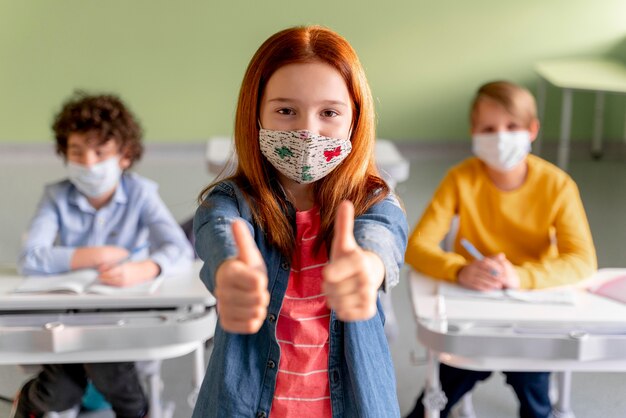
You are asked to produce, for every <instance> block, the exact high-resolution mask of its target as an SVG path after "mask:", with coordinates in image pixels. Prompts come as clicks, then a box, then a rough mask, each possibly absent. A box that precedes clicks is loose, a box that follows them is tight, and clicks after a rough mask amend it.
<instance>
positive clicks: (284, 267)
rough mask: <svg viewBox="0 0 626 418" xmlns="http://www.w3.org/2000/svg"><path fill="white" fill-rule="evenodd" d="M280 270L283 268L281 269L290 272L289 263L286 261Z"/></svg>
mask: <svg viewBox="0 0 626 418" xmlns="http://www.w3.org/2000/svg"><path fill="white" fill-rule="evenodd" d="M280 268H281V269H283V270H289V263H288V262H286V261H283V262H282V263H281V264H280Z"/></svg>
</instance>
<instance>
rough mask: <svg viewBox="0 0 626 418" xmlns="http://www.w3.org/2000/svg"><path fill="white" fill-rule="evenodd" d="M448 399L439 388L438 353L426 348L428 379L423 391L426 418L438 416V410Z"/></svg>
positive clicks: (443, 406)
mask: <svg viewBox="0 0 626 418" xmlns="http://www.w3.org/2000/svg"><path fill="white" fill-rule="evenodd" d="M447 402H448V399H447V398H446V394H445V393H443V391H442V390H441V382H440V381H439V353H437V352H436V351H433V350H428V380H427V381H426V392H425V393H424V399H423V400H422V403H423V404H424V412H425V414H424V415H425V416H426V418H439V412H440V411H441V410H442V409H443V408H445V406H446V403H447Z"/></svg>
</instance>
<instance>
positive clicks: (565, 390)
mask: <svg viewBox="0 0 626 418" xmlns="http://www.w3.org/2000/svg"><path fill="white" fill-rule="evenodd" d="M555 374H556V380H557V384H558V389H559V399H558V400H557V402H556V405H555V406H554V408H553V409H552V417H553V418H575V417H574V413H573V412H572V408H571V406H570V394H571V390H572V372H571V371H564V372H555Z"/></svg>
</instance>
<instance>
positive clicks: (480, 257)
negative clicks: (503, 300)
mask: <svg viewBox="0 0 626 418" xmlns="http://www.w3.org/2000/svg"><path fill="white" fill-rule="evenodd" d="M460 242H461V245H462V246H463V248H465V249H466V250H467V252H468V253H470V255H471V256H472V257H474V258H475V259H476V260H478V261H481V260H484V259H485V256H484V255H482V254H481V253H480V251H478V250H477V249H476V247H474V244H472V243H471V242H469V241H468V240H466V239H465V238H461V241H460ZM490 273H491V275H492V276H494V277H497V276H498V272H497V271H496V270H493V269H492V270H491V271H490Z"/></svg>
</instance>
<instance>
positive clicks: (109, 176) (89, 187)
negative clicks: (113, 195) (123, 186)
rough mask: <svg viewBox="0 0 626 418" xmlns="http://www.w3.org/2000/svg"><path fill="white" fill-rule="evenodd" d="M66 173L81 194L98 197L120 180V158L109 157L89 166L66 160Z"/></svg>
mask: <svg viewBox="0 0 626 418" xmlns="http://www.w3.org/2000/svg"><path fill="white" fill-rule="evenodd" d="M67 175H68V177H69V179H70V181H71V182H72V184H73V185H74V186H76V188H77V189H78V190H79V191H80V192H81V193H82V194H84V195H85V196H87V197H92V198H93V197H99V196H102V195H103V194H105V193H106V192H108V191H110V190H111V189H112V188H113V187H114V186H115V185H116V184H117V182H118V181H119V180H120V177H121V176H122V169H121V168H120V158H119V157H118V156H115V157H111V158H108V159H106V160H104V161H101V162H99V163H96V164H93V165H92V166H90V167H87V166H84V165H82V164H78V163H74V162H72V161H68V162H67Z"/></svg>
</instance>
